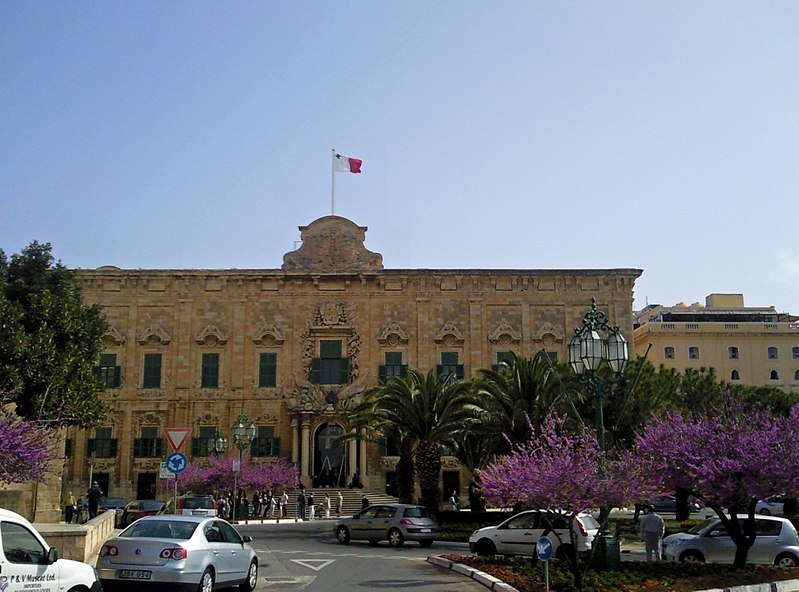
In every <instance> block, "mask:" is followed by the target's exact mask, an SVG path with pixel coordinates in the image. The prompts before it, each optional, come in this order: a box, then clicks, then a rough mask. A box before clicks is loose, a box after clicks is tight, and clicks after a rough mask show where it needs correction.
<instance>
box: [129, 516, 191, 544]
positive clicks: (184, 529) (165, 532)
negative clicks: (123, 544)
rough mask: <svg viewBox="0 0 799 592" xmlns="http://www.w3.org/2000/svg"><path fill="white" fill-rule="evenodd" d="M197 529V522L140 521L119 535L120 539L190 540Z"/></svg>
mask: <svg viewBox="0 0 799 592" xmlns="http://www.w3.org/2000/svg"><path fill="white" fill-rule="evenodd" d="M196 529H197V523H196V522H178V521H177V520H146V519H145V520H139V521H138V522H134V523H133V524H131V525H130V526H128V527H127V528H126V529H125V530H123V531H122V532H121V533H119V537H120V538H123V539H125V538H142V539H183V540H185V539H190V538H191V535H193V534H194V531H195V530H196Z"/></svg>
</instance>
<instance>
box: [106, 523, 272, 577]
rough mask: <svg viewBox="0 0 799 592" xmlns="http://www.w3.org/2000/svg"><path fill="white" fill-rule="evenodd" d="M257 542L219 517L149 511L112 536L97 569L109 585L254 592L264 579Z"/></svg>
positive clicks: (107, 542)
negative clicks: (235, 588) (260, 574)
mask: <svg viewBox="0 0 799 592" xmlns="http://www.w3.org/2000/svg"><path fill="white" fill-rule="evenodd" d="M251 541H252V538H251V537H249V536H241V535H240V534H239V533H238V532H237V531H236V529H235V528H233V527H232V526H231V525H230V524H228V523H227V522H225V521H224V520H220V519H218V518H206V517H203V516H169V515H159V516H146V517H144V518H141V519H140V520H137V521H136V522H134V523H133V524H131V525H130V526H128V527H127V528H126V529H125V530H123V531H122V532H121V533H119V534H118V535H117V536H115V537H114V538H111V539H109V540H108V541H106V543H105V544H104V545H103V547H102V549H101V550H100V557H99V558H98V560H97V571H98V573H99V575H100V581H101V582H102V584H103V588H104V589H107V590H109V589H112V588H113V586H114V585H117V584H120V583H135V584H136V588H137V589H139V590H143V589H145V588H146V587H147V585H148V584H154V583H165V584H169V585H170V586H175V587H180V588H185V589H186V590H197V592H212V590H215V589H219V588H224V587H228V586H239V589H241V590H245V591H246V592H250V591H251V590H253V589H255V585H256V583H257V581H258V556H257V555H256V553H255V550H254V549H253V548H252V547H251V546H250V544H249V543H250V542H251ZM170 589H172V588H170Z"/></svg>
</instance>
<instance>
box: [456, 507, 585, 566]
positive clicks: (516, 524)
mask: <svg viewBox="0 0 799 592" xmlns="http://www.w3.org/2000/svg"><path fill="white" fill-rule="evenodd" d="M572 527H573V528H574V532H575V534H576V535H577V552H578V553H580V554H587V553H589V552H590V551H591V544H592V542H593V540H594V537H596V535H597V533H598V532H599V522H597V521H596V520H595V519H594V517H593V516H591V515H590V514H585V513H582V514H579V515H578V516H577V518H575V520H574V523H573V525H572ZM545 532H546V533H547V537H548V538H549V539H550V540H551V541H552V553H553V555H554V556H555V557H558V558H563V557H564V556H565V555H566V553H567V552H568V550H569V548H570V547H571V541H570V538H569V525H568V522H567V518H566V517H564V516H563V515H561V514H558V513H556V512H548V511H546V510H527V511H525V512H520V513H519V514H516V515H514V516H511V517H510V518H508V519H507V520H505V521H504V522H502V523H500V524H499V525H498V526H486V527H485V528H480V529H478V530H475V531H474V532H473V533H472V535H471V536H470V537H469V550H471V552H472V553H476V554H477V555H497V554H499V555H535V544H536V543H537V542H538V539H540V538H541V537H542V536H543V535H544V533H545Z"/></svg>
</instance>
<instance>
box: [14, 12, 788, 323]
mask: <svg viewBox="0 0 799 592" xmlns="http://www.w3.org/2000/svg"><path fill="white" fill-rule="evenodd" d="M0 91H1V92H0V117H2V121H1V124H0V179H1V180H2V182H0V248H2V249H4V250H5V251H6V253H15V252H18V251H19V250H20V249H22V248H23V247H24V246H25V245H27V244H28V243H29V242H30V241H32V240H34V239H36V240H39V241H48V242H51V243H52V244H53V249H54V253H55V255H56V257H57V258H59V259H60V260H61V261H62V262H63V263H64V264H65V265H68V266H70V267H82V268H93V267H97V266H100V265H116V266H119V267H123V268H264V269H274V268H279V267H280V265H281V264H282V257H283V254H284V253H286V252H288V251H290V250H293V249H294V243H295V241H297V240H298V239H299V231H298V229H297V227H298V226H300V225H306V224H308V223H310V222H311V221H313V220H315V219H316V218H319V217H321V216H325V215H328V214H330V213H331V157H330V150H331V149H332V148H336V149H337V150H338V151H340V152H342V153H344V154H348V155H351V156H355V157H358V158H361V159H363V161H364V164H363V173H362V174H361V175H350V174H346V173H339V174H337V176H336V208H335V213H336V214H337V215H341V216H345V217H347V218H349V219H351V220H353V221H354V222H356V223H358V224H360V225H363V226H368V227H369V231H368V232H367V236H366V245H367V247H368V248H370V249H371V250H373V251H377V252H380V253H381V254H382V255H383V260H384V264H385V266H386V267H387V268H502V269H517V268H522V269H572V268H575V269H593V268H640V269H643V270H644V274H643V276H642V277H641V278H640V279H639V280H638V282H637V284H636V289H635V295H636V300H635V307H636V308H641V307H642V306H644V305H645V304H646V303H647V302H649V303H661V304H668V305H671V304H674V303H676V302H679V301H685V302H688V303H691V302H696V301H700V302H704V298H705V296H706V295H707V294H710V293H712V292H722V293H728V292H733V293H743V294H744V295H745V299H746V304H747V305H749V306H770V305H774V306H776V307H777V309H778V310H779V311H784V312H792V313H794V314H799V241H797V235H798V233H797V228H798V227H799V226H798V225H797V222H798V221H799V220H798V218H799V216H797V214H798V213H799V205H797V188H798V187H799V158H798V157H799V108H797V105H799V3H797V2H789V1H785V2H765V1H763V2H736V1H726V2H703V1H690V2H645V1H640V0H638V1H631V2H613V1H609V2H565V1H559V2H532V1H530V0H524V1H518V2H517V1H514V0H506V1H501V2H474V1H469V0H462V1H458V2H446V1H441V2H430V1H429V0H426V1H410V0H408V1H402V0H400V1H397V2H374V1H368V2H366V1H364V2H354V1H353V2H350V1H346V0H340V1H337V2H326V1H325V2H323V1H313V2H312V1H303V0H294V1H292V2H277V1H274V2H268V1H264V2H243V1H242V2H179V1H175V2H120V1H107V2H79V1H78V2H47V1H37V2H29V1H28V0H6V1H5V2H2V3H0Z"/></svg>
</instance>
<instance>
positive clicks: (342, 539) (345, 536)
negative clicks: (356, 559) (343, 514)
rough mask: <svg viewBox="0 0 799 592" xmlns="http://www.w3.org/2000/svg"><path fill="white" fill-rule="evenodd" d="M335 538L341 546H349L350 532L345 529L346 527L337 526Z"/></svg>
mask: <svg viewBox="0 0 799 592" xmlns="http://www.w3.org/2000/svg"><path fill="white" fill-rule="evenodd" d="M336 538H337V539H338V542H339V543H341V544H342V545H349V544H350V531H349V530H348V529H347V527H346V526H339V527H338V528H337V529H336Z"/></svg>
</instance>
